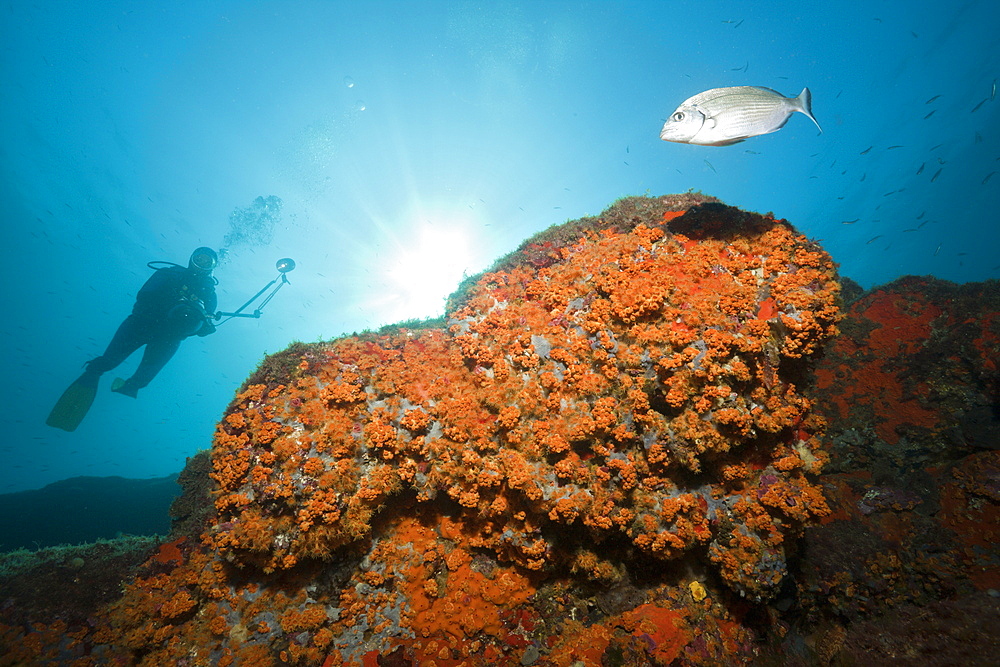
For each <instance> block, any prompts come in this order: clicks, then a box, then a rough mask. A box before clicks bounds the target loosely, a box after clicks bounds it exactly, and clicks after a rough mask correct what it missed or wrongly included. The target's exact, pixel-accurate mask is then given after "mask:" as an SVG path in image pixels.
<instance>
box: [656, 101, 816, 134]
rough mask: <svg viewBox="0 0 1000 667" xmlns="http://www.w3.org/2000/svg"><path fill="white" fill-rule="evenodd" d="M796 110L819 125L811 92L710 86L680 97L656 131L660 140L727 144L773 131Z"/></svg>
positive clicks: (780, 126)
mask: <svg viewBox="0 0 1000 667" xmlns="http://www.w3.org/2000/svg"><path fill="white" fill-rule="evenodd" d="M796 111H798V112H799V113H803V114H805V115H806V116H808V117H809V119H810V120H812V122H813V123H816V127H817V128H819V131H820V132H822V131H823V128H821V127H820V126H819V122H817V121H816V119H815V118H814V117H813V115H812V95H811V93H810V92H809V89H808V88H803V89H802V92H801V93H799V96H798V97H784V96H782V95H781V93H778V92H776V91H774V90H771V89H770V88H761V87H759V86H733V87H730V88H712V89H711V90H706V91H705V92H703V93H698V94H697V95H695V96H694V97H689V98H688V99H686V100H684V101H683V102H682V103H681V105H680V106H679V107H677V109H675V110H674V112H673V113H672V114H670V118H668V119H667V122H666V123H664V125H663V129H662V130H660V139H662V140H664V141H673V142H676V143H680V144H695V145H698V146H729V145H730V144H735V143H739V142H741V141H743V140H744V139H749V138H750V137H756V136H759V135H761V134H769V133H771V132H777V131H778V130H780V129H781V128H782V127H784V125H785V123H787V122H788V119H789V118H790V117H791V115H792V114H793V113H794V112H796Z"/></svg>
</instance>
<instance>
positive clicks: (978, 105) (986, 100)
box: [969, 98, 990, 113]
mask: <svg viewBox="0 0 1000 667" xmlns="http://www.w3.org/2000/svg"><path fill="white" fill-rule="evenodd" d="M989 101H990V100H989V98H986V99H984V100H982V101H981V102H980V103H979V104H977V105H976V106H974V107H972V111H970V112H969V113H976V112H977V111H979V107H981V106H983V105H984V104H986V103H987V102H989Z"/></svg>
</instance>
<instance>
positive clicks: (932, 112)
mask: <svg viewBox="0 0 1000 667" xmlns="http://www.w3.org/2000/svg"><path fill="white" fill-rule="evenodd" d="M936 112H937V109H931V112H930V113H929V114H927V115H926V116H924V120H927V119H928V118H930V117H931V116H933V115H934V114H935V113H936Z"/></svg>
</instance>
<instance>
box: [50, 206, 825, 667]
mask: <svg viewBox="0 0 1000 667" xmlns="http://www.w3.org/2000/svg"><path fill="white" fill-rule="evenodd" d="M838 293H839V286H838V283H837V282H836V274H835V268H834V264H833V262H832V261H831V259H830V257H829V256H828V255H827V254H826V253H825V252H824V251H823V250H822V249H820V248H819V247H818V246H817V245H816V244H814V243H812V242H810V241H808V240H807V239H806V238H804V237H803V236H801V235H800V234H798V233H797V232H795V230H794V229H793V228H792V227H791V226H790V225H789V224H788V223H787V222H785V221H783V220H777V219H775V218H774V217H772V216H769V215H768V216H761V215H757V214H753V213H745V212H742V211H739V210H737V209H734V208H731V207H727V206H724V205H722V204H719V203H717V202H716V201H715V200H711V199H710V198H704V197H700V196H698V195H691V194H688V195H679V196H673V197H663V198H639V197H636V198H629V199H624V200H621V201H619V202H617V203H616V204H615V205H614V206H612V207H611V208H610V209H608V211H606V212H605V213H603V214H602V215H601V216H598V217H596V218H585V219H583V220H580V221H575V222H570V223H567V224H565V225H562V226H559V227H555V228H552V229H550V230H547V231H546V232H543V233H542V234H540V235H538V236H536V237H535V238H533V239H529V240H528V241H527V242H525V244H524V245H522V247H521V248H520V249H519V250H518V251H516V252H515V253H512V254H511V255H509V256H508V257H506V258H503V259H502V260H500V261H499V262H498V263H497V265H496V266H495V267H494V270H491V271H489V272H487V273H485V274H484V275H482V276H479V277H477V278H475V279H474V280H471V281H469V282H468V283H467V284H466V285H465V286H464V288H463V289H462V290H461V291H460V293H458V294H456V295H454V296H453V297H452V299H450V309H449V312H448V316H447V321H446V322H445V323H444V324H443V325H442V326H439V327H428V328H422V329H404V328H393V329H391V330H388V331H383V332H378V333H366V334H361V335H357V336H351V337H346V338H341V339H338V340H334V341H331V342H328V343H317V344H313V345H303V344H296V345H295V346H293V348H290V349H289V350H288V351H286V352H285V353H279V354H278V355H274V356H273V357H272V358H269V359H268V360H266V361H265V362H264V363H263V364H262V366H261V368H260V369H259V370H258V372H257V373H255V374H254V375H253V376H252V377H251V378H250V379H249V380H248V382H247V383H246V384H245V385H244V388H243V389H242V390H241V392H240V393H239V395H238V396H237V397H236V399H235V400H234V401H233V403H232V404H231V405H230V407H229V409H228V410H227V411H226V414H225V416H224V417H223V419H222V421H221V422H220V423H219V426H218V428H217V431H216V436H215V441H214V445H213V449H212V472H211V473H210V476H211V478H212V479H213V480H214V481H215V483H216V484H217V485H218V486H217V489H216V490H215V491H214V504H215V507H214V510H215V511H214V514H210V515H208V519H207V525H206V527H205V530H204V531H203V532H202V533H201V535H200V536H195V535H190V536H187V537H183V536H182V537H180V538H178V539H175V540H173V541H171V542H167V543H165V544H163V545H162V546H161V548H160V551H159V552H157V554H156V555H154V557H152V558H151V559H150V560H149V561H148V563H147V568H146V571H144V572H143V573H142V574H141V575H140V576H138V577H136V578H135V580H134V581H133V582H132V583H131V584H130V585H129V586H128V588H127V590H126V592H125V594H124V596H123V597H122V598H121V599H120V600H119V601H118V602H116V603H115V604H113V605H112V606H111V607H109V609H108V611H107V613H106V614H104V615H102V616H100V617H99V618H98V619H96V620H94V621H93V623H94V625H93V627H92V628H91V629H90V630H89V631H87V632H82V634H81V638H80V640H79V641H78V643H77V645H75V646H74V647H67V646H65V645H64V646H61V647H53V648H52V651H56V653H58V651H57V650H56V649H57V648H58V650H59V651H62V656H63V657H66V656H67V655H69V656H71V657H72V656H73V650H77V651H82V650H83V649H82V648H81V646H83V645H84V644H86V655H84V654H82V653H81V654H79V655H78V656H77V657H80V659H82V660H86V659H100V660H105V661H112V660H114V659H120V660H121V659H124V660H127V661H139V663H140V664H151V665H152V664H188V663H190V664H196V663H197V664H202V663H211V664H218V665H228V664H241V665H242V664H254V665H267V664H288V663H291V664H316V665H318V664H324V665H334V664H362V663H363V664H375V663H376V661H391V662H392V664H410V663H412V664H431V663H432V662H436V664H440V665H453V664H454V665H457V664H460V663H461V662H462V661H466V664H531V663H537V664H566V665H569V664H571V663H573V662H574V661H578V660H582V661H584V662H585V663H587V664H599V663H601V661H602V660H605V659H609V660H612V661H613V662H614V661H617V660H622V661H627V660H630V658H629V656H632V657H633V658H635V659H636V660H640V661H641V660H651V661H653V662H654V663H657V664H666V663H669V662H671V661H673V660H676V659H679V658H683V659H684V660H687V661H695V662H698V661H701V662H704V661H713V660H714V661H717V662H718V661H722V662H728V663H730V664H737V663H739V662H743V661H745V660H747V659H749V657H750V656H751V655H752V650H751V649H750V646H749V643H750V635H749V634H748V632H747V630H746V629H745V628H743V627H742V626H740V624H739V623H737V622H735V621H734V620H733V616H732V611H731V610H730V609H729V607H728V605H730V604H731V602H730V601H729V599H730V598H734V597H735V598H737V599H738V598H739V597H744V598H746V599H748V600H750V601H761V600H766V599H767V598H769V597H770V596H771V595H773V593H774V592H775V590H776V589H777V586H778V585H779V583H780V582H781V581H782V579H783V578H784V577H785V575H786V572H787V566H786V557H785V546H786V543H787V542H788V541H790V540H792V539H793V538H795V537H797V536H798V535H799V534H800V533H801V531H802V529H803V527H804V526H806V525H809V524H810V523H813V522H815V521H816V520H817V519H818V518H820V517H823V516H825V515H826V514H828V513H829V509H828V507H827V504H826V502H825V500H824V498H823V496H822V493H821V491H820V488H819V486H818V485H817V483H816V481H815V476H816V474H817V473H819V471H820V469H821V467H822V465H823V462H824V461H825V459H826V455H825V453H824V452H823V451H822V449H823V447H822V433H823V428H824V420H823V419H821V418H818V417H817V416H816V415H815V414H814V411H813V409H812V404H811V402H810V400H809V399H808V398H806V396H804V395H803V394H802V392H801V388H802V387H803V386H805V384H806V381H807V378H808V374H807V371H808V370H809V367H810V357H812V356H813V355H814V354H815V353H816V352H817V351H818V350H820V349H822V347H823V346H824V344H825V342H826V341H827V340H828V339H829V338H830V337H832V336H833V335H835V333H836V332H837V328H836V322H837V320H838V319H839V317H840V312H839V309H838V305H837V302H838ZM195 497H196V496H195ZM184 514H185V515H186V516H199V515H198V513H197V512H196V511H195V510H194V509H189V510H185V512H184ZM692 573H693V574H694V575H695V578H696V579H699V580H700V581H693V580H692ZM678 578H680V579H683V581H677V580H678ZM670 582H673V583H670ZM726 588H728V589H729V591H727V590H726ZM588 590H590V591H592V592H591V593H588V592H587V591H588ZM614 590H619V591H621V593H620V594H618V595H614V596H612V595H610V592H611V591H614ZM596 591H603V593H600V594H598V593H596ZM734 594H735V595H734ZM84 635H85V636H86V637H85V638H84ZM49 655H55V653H50V654H49ZM616 656H617V657H616ZM79 664H81V665H82V664H91V663H87V662H80V663H79Z"/></svg>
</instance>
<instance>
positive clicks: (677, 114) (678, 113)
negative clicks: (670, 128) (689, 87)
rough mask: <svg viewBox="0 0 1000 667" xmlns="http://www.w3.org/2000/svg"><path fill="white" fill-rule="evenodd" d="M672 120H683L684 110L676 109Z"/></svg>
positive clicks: (677, 121) (676, 121)
mask: <svg viewBox="0 0 1000 667" xmlns="http://www.w3.org/2000/svg"><path fill="white" fill-rule="evenodd" d="M670 120H672V121H674V122H675V123H679V122H681V121H682V120H684V112H683V111H675V112H674V115H673V116H671V117H670Z"/></svg>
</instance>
